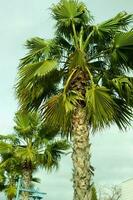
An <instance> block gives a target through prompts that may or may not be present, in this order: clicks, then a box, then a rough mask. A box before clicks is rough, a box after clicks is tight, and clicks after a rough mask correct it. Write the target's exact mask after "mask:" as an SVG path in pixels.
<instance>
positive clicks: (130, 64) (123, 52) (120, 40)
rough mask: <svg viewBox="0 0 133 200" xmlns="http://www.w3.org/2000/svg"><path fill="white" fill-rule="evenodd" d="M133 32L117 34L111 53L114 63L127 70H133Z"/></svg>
mask: <svg viewBox="0 0 133 200" xmlns="http://www.w3.org/2000/svg"><path fill="white" fill-rule="evenodd" d="M132 51H133V31H129V32H120V33H118V34H116V36H115V38H114V42H113V48H112V52H111V56H112V63H116V64H118V65H120V66H122V67H123V68H125V69H127V70H128V69H130V68H131V69H133V57H132Z"/></svg>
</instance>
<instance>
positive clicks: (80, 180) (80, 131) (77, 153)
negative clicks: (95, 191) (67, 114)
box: [72, 108, 91, 200]
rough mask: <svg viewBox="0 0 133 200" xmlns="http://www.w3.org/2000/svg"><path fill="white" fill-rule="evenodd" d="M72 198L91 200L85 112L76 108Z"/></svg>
mask: <svg viewBox="0 0 133 200" xmlns="http://www.w3.org/2000/svg"><path fill="white" fill-rule="evenodd" d="M72 123H73V153H72V160H73V188H74V198H73V200H91V189H90V188H91V186H90V184H91V183H90V181H91V172H90V155H89V148H90V145H89V132H88V126H87V121H86V112H85V110H84V109H83V108H78V109H76V111H75V113H74V115H73V121H72Z"/></svg>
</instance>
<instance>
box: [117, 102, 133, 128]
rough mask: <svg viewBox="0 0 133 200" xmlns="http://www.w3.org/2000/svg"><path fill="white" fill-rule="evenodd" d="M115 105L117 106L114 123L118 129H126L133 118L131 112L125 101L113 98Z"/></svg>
mask: <svg viewBox="0 0 133 200" xmlns="http://www.w3.org/2000/svg"><path fill="white" fill-rule="evenodd" d="M114 101H115V103H116V104H117V108H118V109H116V113H115V118H114V122H115V123H116V125H117V126H118V128H119V129H122V130H123V129H126V128H127V126H130V125H131V122H132V118H133V111H132V108H131V107H130V106H128V105H127V103H126V101H125V100H123V99H119V98H114Z"/></svg>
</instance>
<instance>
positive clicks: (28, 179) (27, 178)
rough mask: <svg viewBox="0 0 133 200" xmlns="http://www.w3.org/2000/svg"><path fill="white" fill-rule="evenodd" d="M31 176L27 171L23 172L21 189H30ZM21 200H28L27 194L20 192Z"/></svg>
mask: <svg viewBox="0 0 133 200" xmlns="http://www.w3.org/2000/svg"><path fill="white" fill-rule="evenodd" d="M30 184H31V174H30V172H29V171H28V170H24V171H23V188H24V189H26V190H29V189H30ZM22 199H23V200H29V192H22Z"/></svg>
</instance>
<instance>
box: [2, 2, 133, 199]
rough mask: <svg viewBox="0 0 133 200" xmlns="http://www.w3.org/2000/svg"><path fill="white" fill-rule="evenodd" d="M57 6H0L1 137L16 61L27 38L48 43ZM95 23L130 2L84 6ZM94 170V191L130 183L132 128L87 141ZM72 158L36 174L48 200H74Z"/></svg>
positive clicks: (6, 129)
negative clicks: (52, 10)
mask: <svg viewBox="0 0 133 200" xmlns="http://www.w3.org/2000/svg"><path fill="white" fill-rule="evenodd" d="M57 2H58V1H57V0H19V1H18V0H11V1H9V0H0V134H7V133H13V129H12V127H13V118H14V113H15V112H16V110H17V100H16V98H15V91H14V85H15V82H16V74H17V66H18V63H19V59H20V58H21V57H23V56H24V55H25V53H26V50H25V47H24V43H25V41H26V40H27V39H29V38H31V37H35V36H38V37H43V38H50V37H52V35H53V32H54V23H53V21H52V18H51V14H50V9H49V8H50V6H51V4H53V3H57ZM84 3H86V5H87V7H88V9H89V10H90V11H91V13H92V15H94V16H95V21H96V23H99V22H101V21H103V20H106V19H108V18H111V17H112V16H114V15H115V14H117V13H118V12H120V11H122V10H126V11H127V12H129V13H132V12H133V2H132V0H119V1H116V0H84ZM91 153H92V158H91V160H92V165H93V166H94V168H95V176H94V182H95V184H96V185H112V184H120V183H121V182H122V181H124V180H126V179H128V178H133V128H130V129H129V128H128V129H127V130H126V131H125V132H121V131H119V130H118V129H117V128H116V127H111V128H110V129H105V130H104V131H102V132H100V133H97V134H95V135H93V136H91ZM71 174H72V163H71V156H70V155H68V156H67V157H63V158H62V161H61V163H60V167H59V170H58V171H57V172H55V171H54V172H52V173H50V174H47V173H46V172H44V170H40V171H39V172H38V175H39V176H40V177H41V179H42V184H41V185H39V186H38V187H39V188H40V190H41V191H44V192H47V195H46V197H45V199H46V200H55V199H58V200H62V196H63V199H64V200H68V199H72V182H71V178H72V176H71Z"/></svg>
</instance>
